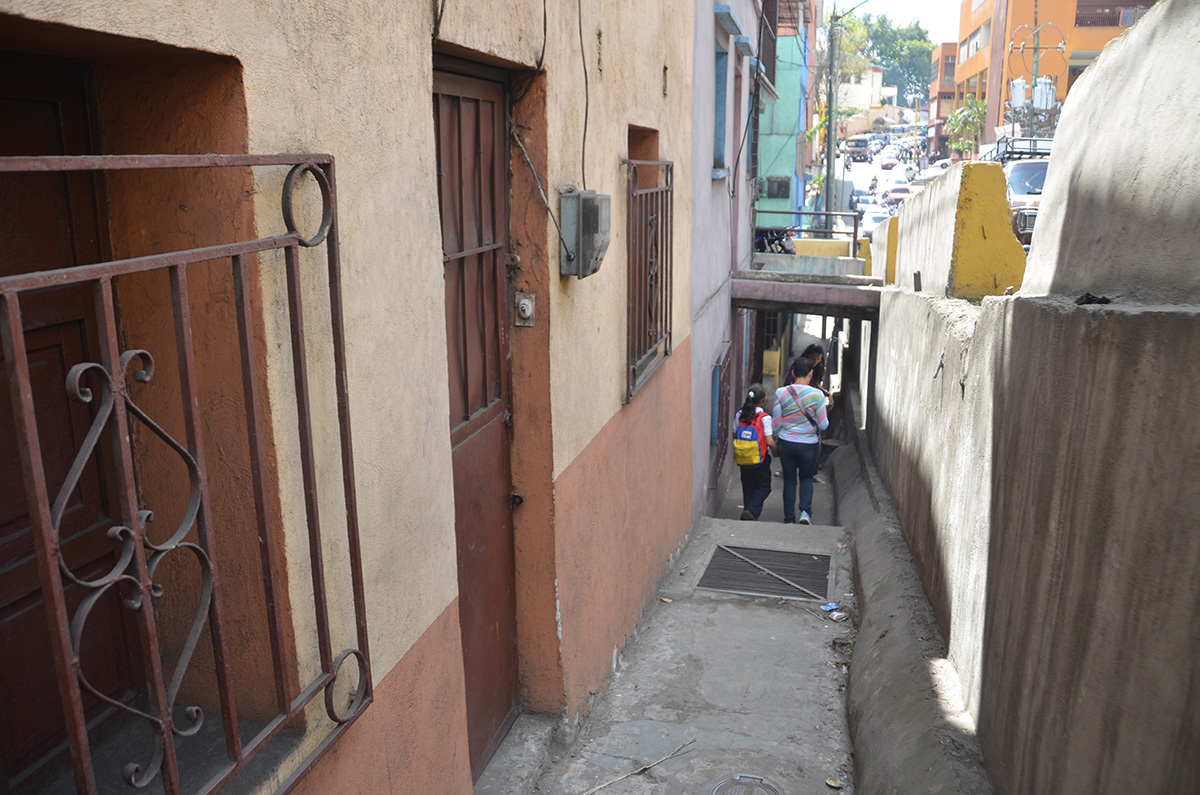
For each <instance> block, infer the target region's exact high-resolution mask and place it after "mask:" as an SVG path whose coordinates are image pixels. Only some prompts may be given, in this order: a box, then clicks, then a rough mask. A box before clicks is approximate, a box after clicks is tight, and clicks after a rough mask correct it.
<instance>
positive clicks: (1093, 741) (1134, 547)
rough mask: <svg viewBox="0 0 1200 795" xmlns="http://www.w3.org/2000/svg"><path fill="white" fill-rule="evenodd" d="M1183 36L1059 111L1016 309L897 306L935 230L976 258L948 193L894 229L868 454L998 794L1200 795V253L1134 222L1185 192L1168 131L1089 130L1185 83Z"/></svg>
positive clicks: (1166, 99)
mask: <svg viewBox="0 0 1200 795" xmlns="http://www.w3.org/2000/svg"><path fill="white" fill-rule="evenodd" d="M1198 32H1200V7H1197V6H1195V5H1194V4H1188V3H1185V2H1180V1H1179V0H1165V1H1164V2H1162V3H1160V4H1159V5H1158V6H1157V7H1156V8H1155V9H1154V11H1153V12H1152V13H1151V15H1150V16H1148V17H1147V18H1146V19H1144V20H1143V21H1142V22H1140V23H1138V25H1137V26H1136V27H1135V29H1134V30H1132V31H1131V32H1130V33H1128V34H1126V35H1125V36H1124V37H1123V38H1121V39H1117V40H1116V41H1115V42H1114V46H1113V47H1110V48H1109V49H1108V50H1106V51H1105V53H1104V55H1103V56H1102V57H1101V59H1100V61H1099V62H1098V63H1101V64H1103V65H1104V69H1103V70H1097V69H1096V68H1095V67H1092V68H1090V69H1089V70H1088V72H1087V73H1086V74H1085V75H1084V77H1083V78H1082V79H1081V81H1080V83H1079V84H1077V85H1076V87H1075V89H1073V91H1072V94H1071V98H1070V99H1069V100H1068V106H1067V112H1065V113H1064V117H1063V122H1062V125H1061V126H1060V128H1059V134H1058V139H1059V140H1060V141H1063V142H1066V143H1065V146H1064V147H1063V148H1061V149H1060V148H1059V147H1056V150H1055V155H1054V158H1053V159H1052V161H1051V164H1050V169H1049V174H1050V176H1049V178H1048V180H1047V189H1046V193H1045V195H1044V197H1043V204H1042V208H1043V213H1044V219H1043V222H1042V223H1039V226H1038V236H1037V237H1036V238H1035V240H1034V243H1033V249H1032V253H1031V256H1030V261H1029V276H1028V278H1027V279H1026V280H1025V284H1024V286H1023V288H1022V291H1021V293H1019V294H1018V295H1017V296H1015V297H985V298H983V299H982V302H981V303H980V304H979V305H973V304H970V303H968V302H967V301H963V300H954V299H947V298H942V297H937V296H932V295H924V294H915V293H913V292H911V283H910V277H909V276H908V274H910V273H911V270H912V269H913V267H914V266H916V265H917V264H921V265H922V267H923V268H926V269H928V270H927V271H926V272H927V273H929V272H933V270H934V267H940V266H936V265H935V266H930V265H928V264H927V263H929V262H930V261H932V259H935V257H933V255H932V254H930V253H929V252H934V251H935V249H936V248H937V246H935V243H937V242H938V241H941V243H940V244H939V245H943V248H944V243H945V241H946V240H947V239H951V238H949V233H948V232H947V229H948V228H950V227H953V228H954V229H955V230H956V231H955V236H954V237H953V238H952V240H953V243H952V250H951V254H950V260H951V261H952V262H955V263H958V264H960V265H966V266H971V265H972V261H973V260H975V259H977V257H975V256H974V255H970V252H972V251H975V252H976V253H977V254H979V256H980V257H982V256H983V254H986V253H987V245H986V244H984V243H981V242H980V241H979V240H975V242H974V243H971V244H970V246H968V247H964V245H963V244H962V242H961V240H962V239H961V238H959V237H958V234H959V231H961V229H960V227H959V226H956V225H953V224H951V223H950V219H949V218H948V213H949V212H950V211H951V210H952V209H953V207H954V204H953V203H951V202H949V201H941V202H940V205H944V206H939V200H938V192H937V191H938V189H939V186H940V187H946V186H948V185H950V184H951V183H947V182H944V180H946V179H947V178H950V179H953V177H954V174H953V172H951V174H948V175H947V176H946V177H942V178H939V180H937V181H935V182H934V184H933V185H931V187H930V189H928V190H927V193H928V194H929V198H928V200H927V202H926V203H925V205H922V204H921V203H920V202H919V201H918V200H917V199H914V200H913V201H911V202H909V203H907V204H906V205H905V209H904V210H903V211H902V213H901V216H900V217H901V229H902V234H901V241H900V247H901V248H900V255H899V259H900V261H899V262H898V265H897V267H898V271H899V273H898V276H897V283H898V284H899V285H901V286H902V287H903V288H904V289H897V290H892V291H889V292H888V293H887V294H885V296H884V297H883V301H882V304H881V324H880V325H881V328H880V332H879V338H878V341H877V345H876V349H875V356H876V364H877V370H876V373H875V377H876V390H877V391H876V397H875V401H874V404H873V406H872V409H873V410H872V414H871V415H870V417H869V418H868V426H869V427H868V432H869V436H870V440H871V447H872V450H873V452H874V454H875V458H876V461H877V462H878V467H879V471H880V475H881V478H882V480H883V482H884V483H885V484H886V486H887V489H888V491H889V492H890V494H891V497H892V499H893V501H894V503H895V508H896V512H897V515H898V516H899V518H900V521H901V523H902V525H903V532H904V537H905V539H906V540H907V541H908V544H909V546H910V547H911V549H912V554H913V558H914V560H915V563H916V566H917V569H918V571H919V573H920V576H921V580H922V583H923V585H924V589H925V592H926V593H927V594H928V596H929V599H930V602H931V603H932V605H933V608H934V610H935V612H936V613H937V620H938V624H939V626H940V627H941V629H942V631H943V633H945V634H946V640H947V647H948V654H949V659H950V661H951V662H952V663H953V665H954V667H955V668H956V669H957V671H958V674H959V675H960V678H961V679H962V681H963V685H964V697H965V699H966V702H967V705H968V708H969V710H970V712H971V714H973V715H974V716H975V718H976V720H977V727H978V734H979V737H980V740H981V742H982V745H983V751H984V758H985V760H986V767H987V770H988V773H989V775H990V777H991V780H992V784H993V785H994V786H995V789H996V791H997V792H999V793H1014V794H1015V793H1042V792H1053V793H1079V795H1084V794H1085V793H1086V794H1087V795H1092V794H1093V793H1123V792H1131V791H1138V792H1171V793H1194V792H1200V763H1198V762H1197V749H1198V748H1200V577H1197V575H1196V572H1197V571H1200V533H1197V532H1196V522H1197V520H1196V517H1197V516H1198V515H1200V483H1198V482H1197V480H1196V477H1195V473H1196V472H1197V471H1200V413H1198V412H1197V411H1196V406H1197V405H1200V307H1198V306H1196V305H1195V304H1196V302H1197V299H1198V298H1200V289H1197V288H1198V285H1200V281H1198V280H1197V277H1196V275H1195V268H1194V266H1193V265H1192V264H1191V263H1193V262H1194V254H1193V252H1194V251H1195V250H1196V249H1197V247H1200V233H1198V232H1197V230H1196V228H1195V226H1194V225H1191V224H1189V225H1186V226H1179V225H1178V224H1177V222H1176V219H1173V218H1172V216H1171V215H1169V214H1165V213H1161V212H1156V211H1155V210H1154V207H1153V206H1151V205H1145V206H1142V207H1134V206H1131V205H1130V204H1129V203H1128V202H1126V201H1125V200H1124V196H1125V195H1126V188H1127V186H1128V184H1129V183H1128V180H1129V179H1132V178H1137V177H1138V176H1139V175H1141V176H1145V177H1146V178H1148V179H1149V180H1150V183H1151V184H1158V185H1162V184H1166V183H1165V182H1163V181H1162V180H1158V181H1157V183H1156V182H1155V180H1156V179H1157V178H1156V177H1155V176H1154V175H1160V176H1161V175H1165V174H1167V173H1168V172H1169V171H1171V170H1174V169H1178V168H1179V162H1178V161H1179V158H1180V156H1181V155H1180V153H1179V152H1178V151H1176V150H1175V149H1174V148H1172V147H1167V146H1165V145H1157V146H1156V145H1154V142H1155V141H1156V140H1157V138H1158V137H1163V138H1164V140H1165V136H1166V135H1167V134H1168V133H1167V130H1168V129H1169V128H1168V127H1166V126H1163V125H1159V127H1157V128H1156V127H1155V126H1154V125H1155V124H1156V123H1157V122H1156V121H1155V119H1156V118H1157V117H1156V116H1155V115H1154V114H1150V115H1148V116H1146V117H1144V118H1142V119H1138V118H1134V116H1135V115H1136V114H1133V113H1131V114H1129V115H1126V114H1125V113H1124V110H1122V112H1121V113H1118V114H1111V115H1109V116H1106V115H1104V114H1102V113H1099V112H1096V113H1094V114H1093V113H1092V112H1091V111H1090V110H1086V109H1083V108H1081V106H1082V105H1087V106H1089V107H1101V106H1102V107H1105V108H1122V109H1125V108H1126V107H1133V108H1136V107H1138V103H1139V102H1140V100H1139V99H1138V96H1139V95H1140V93H1141V92H1142V91H1143V88H1144V87H1145V85H1149V84H1151V83H1154V82H1155V81H1149V83H1145V84H1143V83H1142V82H1140V81H1139V79H1138V78H1137V77H1136V76H1137V75H1138V74H1140V73H1141V71H1143V70H1144V71H1145V72H1146V74H1147V75H1149V74H1158V72H1157V71H1156V70H1157V68H1158V67H1157V66H1156V64H1158V65H1161V66H1162V68H1163V69H1164V70H1166V71H1164V72H1163V74H1166V75H1173V74H1175V72H1174V71H1173V70H1174V69H1175V65H1174V63H1173V61H1174V60H1178V59H1179V58H1180V57H1181V56H1180V54H1181V53H1182V52H1185V51H1187V50H1186V48H1187V47H1188V46H1192V45H1191V44H1190V43H1191V42H1194V41H1195V39H1196V36H1197V33H1198ZM1151 41H1153V46H1151V44H1150V42H1151ZM1155 80H1156V81H1159V82H1162V83H1166V82H1167V79H1166V78H1164V79H1162V80H1159V78H1155ZM1179 84H1180V83H1178V82H1176V81H1173V82H1170V83H1169V86H1170V88H1163V89H1162V92H1163V93H1162V95H1161V97H1160V99H1161V101H1162V103H1163V108H1162V111H1163V112H1164V113H1171V114H1174V115H1175V116H1176V117H1178V116H1181V115H1187V114H1190V113H1192V112H1194V107H1193V106H1194V105H1195V100H1194V99H1193V98H1192V97H1191V95H1185V93H1181V92H1179V91H1178V89H1177V87H1178V85H1179ZM1081 87H1082V88H1083V89H1084V90H1083V91H1082V92H1081V91H1080V88H1081ZM1153 91H1155V92H1157V91H1159V88H1158V87H1155V88H1154V89H1153ZM1156 96H1157V94H1156ZM1072 103H1075V104H1072ZM1134 141H1136V142H1137V147H1138V151H1139V152H1140V154H1138V155H1137V157H1134V156H1133V155H1132V154H1130V153H1131V152H1132V149H1129V147H1132V146H1133V143H1131V142H1134ZM1148 144H1149V145H1148ZM1083 148H1086V149H1087V154H1086V157H1085V155H1084V153H1083ZM1127 150H1128V151H1127ZM1064 151H1065V152H1066V155H1064V156H1063V157H1062V158H1061V159H1060V153H1061V152H1064ZM1121 152H1126V153H1127V154H1129V157H1126V158H1124V160H1122V156H1121V154H1120V153H1121ZM1190 156H1191V155H1187V157H1190ZM1149 161H1154V165H1153V166H1147V165H1145V164H1146V163H1148V162H1149ZM1060 163H1062V164H1063V165H1061V166H1060ZM1166 163H1170V166H1169V167H1168V166H1167V165H1165V164H1166ZM1130 168H1133V169H1134V171H1133V172H1130V171H1129V169H1130ZM1139 168H1140V169H1141V170H1140V171H1138V169H1139ZM1163 179H1166V177H1165V176H1164V177H1163ZM1146 189H1147V190H1150V188H1149V187H1147V188H1146ZM993 193H994V192H993ZM1189 195H1191V194H1189ZM919 198H920V197H919ZM985 199H986V201H989V202H990V201H994V200H995V196H994V195H993V196H992V197H991V198H987V197H985ZM923 206H924V207H925V209H926V210H928V212H926V213H924V215H922V213H921V209H922V207H923ZM958 206H959V209H960V210H961V203H960V204H959V205H958ZM1198 206H1200V196H1197V200H1196V201H1195V202H1193V203H1191V204H1190V205H1189V207H1190V210H1189V211H1190V212H1192V213H1193V214H1194V213H1195V210H1196V209H1197V207H1198ZM984 229H986V227H984ZM1087 230H1090V231H1087ZM1113 230H1123V232H1121V233H1122V234H1124V235H1126V236H1127V239H1125V240H1120V241H1118V240H1117V239H1115V238H1113V237H1112V234H1113V233H1114V232H1113ZM965 231H969V230H965ZM1001 237H1003V236H1001ZM989 239H990V240H992V242H993V244H994V243H995V239H993V238H991V237H989ZM920 240H924V241H926V243H923V244H921V245H920V246H918V241H920ZM1105 241H1108V242H1107V243H1105ZM1007 242H1008V241H1007V240H1005V243H1004V245H1007ZM1014 242H1015V241H1014ZM1168 243H1169V245H1168ZM1143 245H1144V246H1148V247H1149V248H1150V249H1151V250H1153V251H1154V252H1155V256H1154V257H1153V258H1150V259H1148V258H1146V257H1142V256H1137V257H1135V256H1133V255H1132V254H1131V253H1130V249H1131V247H1133V248H1136V247H1137V246H1143ZM921 249H923V250H924V251H926V252H927V255H926V256H924V258H923V259H922V258H921V257H920V256H919V255H917V259H913V256H914V254H913V252H917V251H919V250H921ZM943 255H944V252H943V254H942V255H938V257H940V259H939V260H938V261H945V256H943ZM964 255H968V256H964ZM980 261H982V260H980ZM906 263H907V264H906ZM976 264H978V262H976ZM1185 271H1186V272H1185ZM925 281H926V285H927V287H926V289H927V290H928V289H929V287H928V285H929V284H930V280H929V279H928V277H927V278H926V280H925ZM936 281H937V282H938V283H939V284H940V279H938V280H936ZM947 284H949V285H950V286H951V287H953V285H954V284H955V279H954V277H953V271H952V272H951V276H950V278H948V280H947ZM1064 291H1065V293H1066V294H1065V295H1064V294H1063V293H1064ZM1083 292H1092V293H1094V294H1109V295H1114V296H1116V297H1120V296H1124V300H1118V302H1116V303H1113V304H1109V305H1084V306H1080V305H1076V304H1075V303H1074V301H1073V300H1072V299H1073V298H1075V297H1076V296H1077V295H1079V294H1081V293H1083ZM1039 293H1045V294H1039ZM949 294H951V295H953V294H954V290H953V289H952V290H951V291H950V292H949ZM1133 298H1136V299H1139V300H1140V301H1142V302H1141V303H1134V302H1133V301H1132V300H1130V299H1133ZM1164 302H1174V303H1164Z"/></svg>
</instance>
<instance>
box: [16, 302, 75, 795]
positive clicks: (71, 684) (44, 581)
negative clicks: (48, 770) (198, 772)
mask: <svg viewBox="0 0 1200 795" xmlns="http://www.w3.org/2000/svg"><path fill="white" fill-rule="evenodd" d="M0 345H2V346H3V351H4V360H5V361H6V362H7V363H8V370H9V377H8V379H7V380H8V388H9V398H10V400H11V401H12V411H13V428H14V430H15V436H16V440H15V441H16V448H17V453H18V455H19V457H20V460H21V475H22V477H23V479H24V484H25V504H26V505H27V506H28V510H29V520H30V524H31V525H32V531H33V544H34V550H35V552H36V553H37V569H38V579H39V581H40V583H41V586H42V595H43V598H44V600H45V608H46V623H47V626H48V630H49V635H50V643H51V649H52V650H53V652H54V654H53V657H54V673H55V678H56V679H57V680H58V692H59V698H60V699H61V703H62V710H63V718H64V723H65V724H66V731H67V739H68V740H69V741H70V746H71V764H72V766H73V767H74V771H75V788H76V790H77V791H78V792H81V793H87V795H95V793H96V781H95V778H94V776H93V773H92V764H91V759H92V757H91V750H90V748H89V745H88V736H87V723H86V720H85V717H84V712H83V698H82V696H81V694H80V692H79V678H78V676H77V675H76V671H77V669H78V666H79V659H78V657H77V656H76V655H75V652H74V649H73V648H72V643H71V626H70V621H69V619H68V617H67V602H66V598H65V596H64V595H63V585H62V574H61V573H60V571H59V568H58V566H59V552H58V539H56V538H55V533H54V526H53V523H52V522H51V519H50V498H49V494H48V492H47V490H46V474H45V470H44V468H43V464H42V447H41V442H40V441H39V439H38V430H37V417H36V415H35V414H34V409H33V388H32V385H31V383H30V381H29V360H28V359H27V358H26V351H25V331H24V328H23V325H22V322H21V307H20V303H19V301H18V299H17V296H16V295H15V294H14V293H5V294H4V296H3V303H0Z"/></svg>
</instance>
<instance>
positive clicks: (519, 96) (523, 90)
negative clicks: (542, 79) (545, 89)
mask: <svg viewBox="0 0 1200 795" xmlns="http://www.w3.org/2000/svg"><path fill="white" fill-rule="evenodd" d="M545 63H546V0H542V51H541V53H539V54H538V59H537V63H536V64H535V65H534V67H533V72H532V73H530V74H529V75H528V76H527V77H526V78H525V79H524V80H522V81H521V82H520V84H519V85H518V86H517V90H516V91H515V92H514V93H515V94H516V96H514V97H513V100H512V104H513V105H520V104H521V101H522V100H523V99H525V96H526V95H527V94H528V93H529V90H530V89H531V88H533V81H534V80H537V77H538V75H540V74H541V73H542V70H543V68H544V65H545Z"/></svg>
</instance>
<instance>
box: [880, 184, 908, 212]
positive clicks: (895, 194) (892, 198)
mask: <svg viewBox="0 0 1200 795" xmlns="http://www.w3.org/2000/svg"><path fill="white" fill-rule="evenodd" d="M883 196H884V200H885V201H886V202H887V203H888V204H890V205H891V206H893V207H898V206H899V205H900V204H901V203H902V202H904V201H907V200H908V199H911V198H912V197H913V192H912V188H910V187H908V186H907V185H897V186H896V187H894V188H892V189H891V190H889V191H888V192H887V193H885V194H883Z"/></svg>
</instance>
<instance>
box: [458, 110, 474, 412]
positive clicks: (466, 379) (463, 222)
mask: <svg viewBox="0 0 1200 795" xmlns="http://www.w3.org/2000/svg"><path fill="white" fill-rule="evenodd" d="M454 103H455V105H457V106H458V118H457V120H456V123H457V125H458V147H457V148H456V151H455V152H454V156H455V157H457V158H458V245H459V246H465V245H467V187H466V186H467V181H466V172H467V158H466V155H465V154H464V153H463V148H464V147H465V146H466V145H467V136H466V135H465V134H464V131H463V130H464V121H463V117H464V116H465V115H466V114H465V113H464V112H463V98H462V97H454ZM458 288H459V292H458V297H459V323H460V333H461V334H462V337H461V338H460V339H461V340H462V374H463V383H462V387H463V419H464V420H466V419H469V418H470V416H471V412H472V411H474V407H473V406H472V405H471V357H470V350H471V346H470V343H469V342H468V339H469V338H470V337H469V335H470V329H468V328H467V318H468V315H467V261H466V260H465V259H464V260H463V261H462V264H461V266H460V271H459V280H458Z"/></svg>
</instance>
